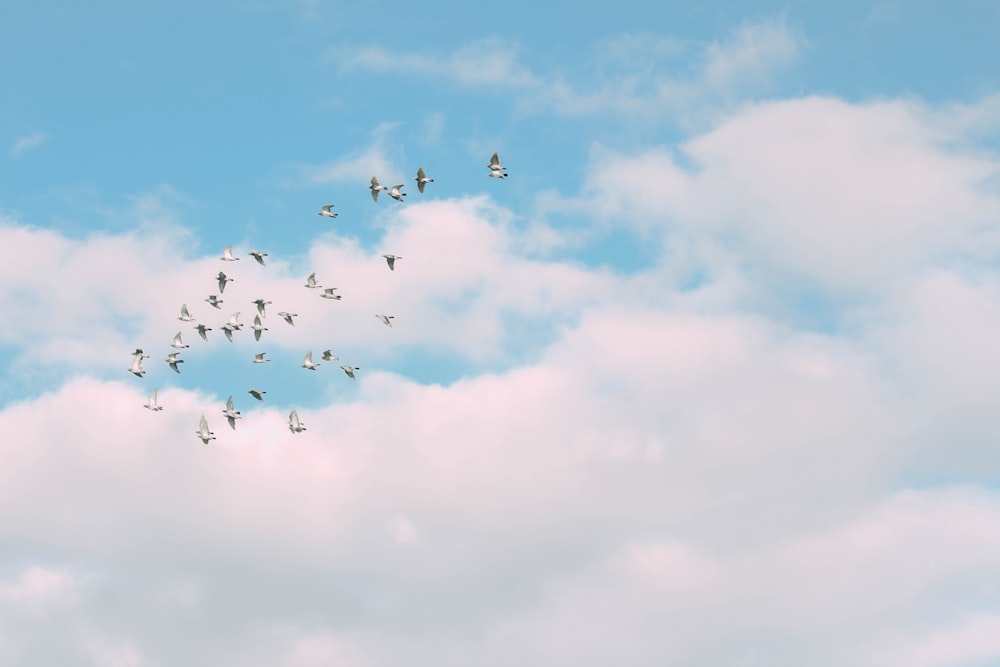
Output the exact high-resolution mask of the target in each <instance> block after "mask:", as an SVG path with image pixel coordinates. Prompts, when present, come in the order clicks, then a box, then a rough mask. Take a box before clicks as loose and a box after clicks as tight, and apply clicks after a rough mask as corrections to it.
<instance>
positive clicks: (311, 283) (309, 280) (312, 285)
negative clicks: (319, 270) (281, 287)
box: [306, 272, 323, 289]
mask: <svg viewBox="0 0 1000 667" xmlns="http://www.w3.org/2000/svg"><path fill="white" fill-rule="evenodd" d="M306 287H308V288H309V289H322V288H323V286H322V285H320V284H319V283H318V282H316V273H315V272H313V273H310V274H309V276H308V277H306Z"/></svg>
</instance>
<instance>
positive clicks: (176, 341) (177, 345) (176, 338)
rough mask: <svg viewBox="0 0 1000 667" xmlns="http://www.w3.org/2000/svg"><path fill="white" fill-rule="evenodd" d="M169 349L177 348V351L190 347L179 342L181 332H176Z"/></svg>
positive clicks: (181, 341)
mask: <svg viewBox="0 0 1000 667" xmlns="http://www.w3.org/2000/svg"><path fill="white" fill-rule="evenodd" d="M170 347H174V348H177V349H178V350H183V349H184V348H186V347H191V346H190V345H188V344H186V343H185V342H184V341H183V340H181V332H180V331H178V332H177V335H176V336H174V342H173V343H171V344H170Z"/></svg>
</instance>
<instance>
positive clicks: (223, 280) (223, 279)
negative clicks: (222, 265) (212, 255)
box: [217, 271, 236, 294]
mask: <svg viewBox="0 0 1000 667" xmlns="http://www.w3.org/2000/svg"><path fill="white" fill-rule="evenodd" d="M217 277H218V279H219V294H222V293H223V292H225V291H226V283H231V282H233V281H234V280H236V279H235V278H227V277H226V274H225V273H223V272H222V271H219V275H218V276H217Z"/></svg>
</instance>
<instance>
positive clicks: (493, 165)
mask: <svg viewBox="0 0 1000 667" xmlns="http://www.w3.org/2000/svg"><path fill="white" fill-rule="evenodd" d="M486 166H487V167H489V168H490V171H506V170H507V167H505V166H503V163H502V162H500V156H499V155H498V154H497V153H496V152H494V153H493V157H491V158H490V162H489V164H487V165H486Z"/></svg>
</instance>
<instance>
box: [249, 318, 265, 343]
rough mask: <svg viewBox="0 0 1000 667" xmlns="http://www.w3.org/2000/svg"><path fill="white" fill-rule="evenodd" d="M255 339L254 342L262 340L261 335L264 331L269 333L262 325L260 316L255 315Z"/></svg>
mask: <svg viewBox="0 0 1000 667" xmlns="http://www.w3.org/2000/svg"><path fill="white" fill-rule="evenodd" d="M251 328H252V329H253V337H254V340H260V334H261V332H262V331H267V327H265V326H264V325H263V324H261V321H260V315H254V318H253V327H251Z"/></svg>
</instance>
